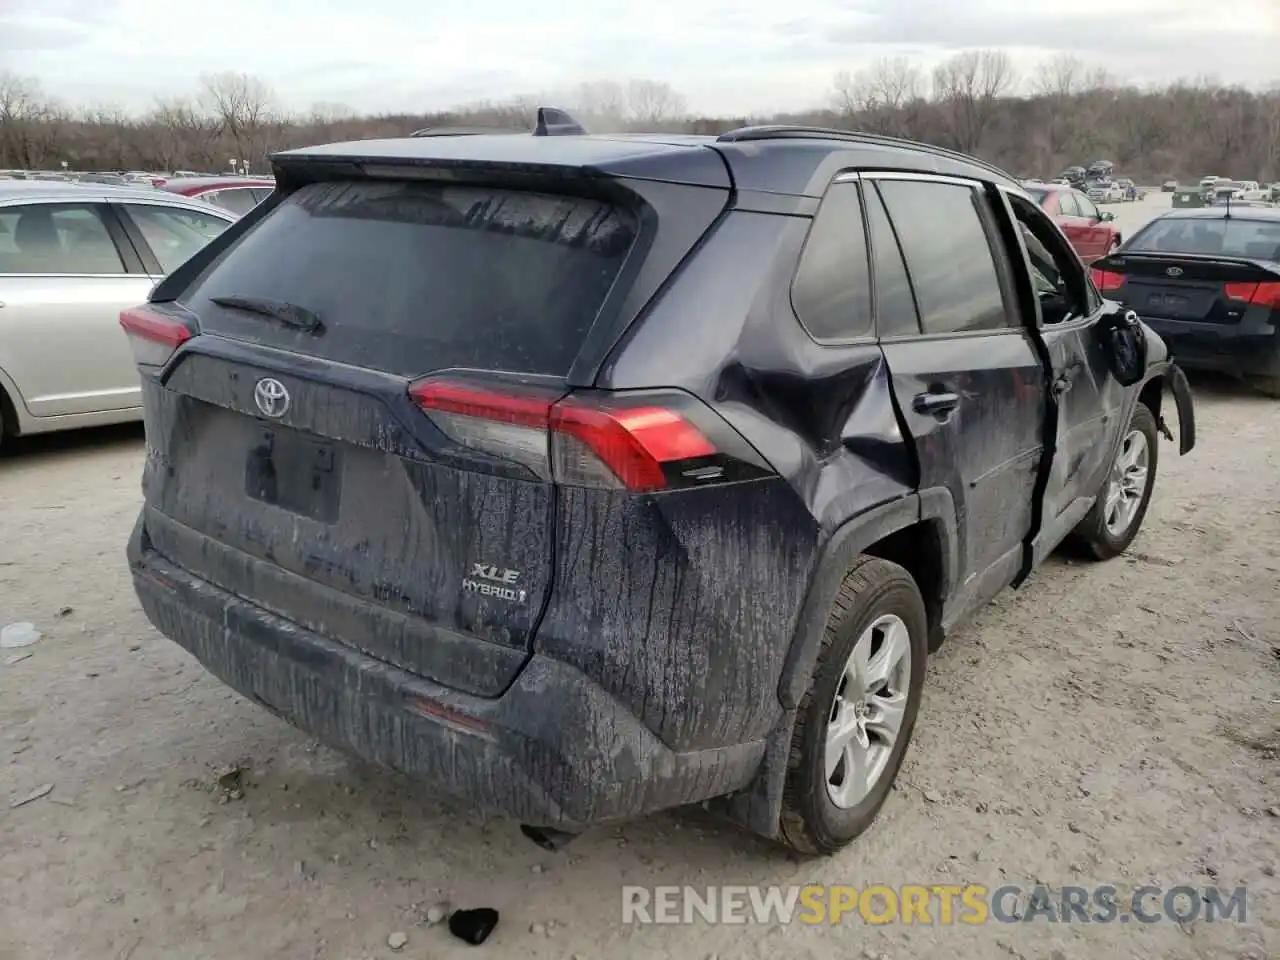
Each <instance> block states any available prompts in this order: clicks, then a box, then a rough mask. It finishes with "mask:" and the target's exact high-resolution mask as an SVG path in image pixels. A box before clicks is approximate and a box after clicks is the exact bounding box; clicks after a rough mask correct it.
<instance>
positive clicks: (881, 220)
mask: <svg viewBox="0 0 1280 960" xmlns="http://www.w3.org/2000/svg"><path fill="white" fill-rule="evenodd" d="M863 181H864V191H865V195H866V198H867V214H868V227H869V234H870V237H871V243H872V250H873V264H874V270H873V272H874V290H875V313H876V325H877V332H878V335H879V337H880V343H881V348H882V350H883V351H884V355H885V357H886V359H887V361H888V365H889V369H890V372H891V375H892V378H893V386H894V393H895V397H896V399H897V402H898V406H899V409H900V411H901V416H902V418H903V422H904V425H905V427H906V429H907V431H908V432H909V433H910V435H911V437H912V439H913V440H914V442H915V449H916V453H917V456H918V460H919V470H920V488H921V491H922V494H924V495H925V496H929V495H931V494H932V495H934V496H945V497H948V498H950V500H951V501H952V503H953V504H954V507H955V516H956V522H957V547H958V557H957V562H958V568H959V569H958V574H959V577H958V582H957V583H956V585H955V590H954V591H953V598H952V600H951V601H950V606H949V607H948V609H947V610H944V614H943V616H944V620H946V621H948V622H954V620H955V619H957V618H959V617H961V616H963V615H964V613H965V612H967V611H968V610H969V609H972V608H973V607H974V606H976V605H978V604H980V603H982V602H983V601H985V600H987V599H989V598H990V597H991V596H992V595H994V594H995V593H996V592H998V591H999V590H1000V589H1001V588H1003V587H1004V586H1006V585H1008V584H1009V582H1010V581H1011V580H1012V579H1013V578H1014V576H1015V575H1016V573H1017V572H1018V569H1019V566H1020V561H1021V557H1022V544H1023V541H1024V540H1025V539H1026V537H1027V536H1028V534H1029V532H1030V530H1031V525H1032V521H1033V511H1032V502H1033V499H1034V493H1035V486H1036V476H1037V471H1038V468H1039V464H1040V460H1041V451H1042V431H1043V427H1044V416H1045V397H1046V393H1045V390H1046V384H1045V377H1044V371H1043V368H1042V366H1041V362H1040V359H1039V356H1038V354H1037V351H1036V347H1035V344H1034V341H1033V339H1032V335H1031V332H1030V331H1028V330H1027V329H1025V328H1024V327H1023V325H1022V323H1021V319H1020V314H1019V311H1018V309H1017V304H1016V301H1015V299H1014V297H1013V294H1012V286H1011V283H1010V274H1009V265H1008V261H1007V258H1006V257H1005V256H1004V254H1003V247H1002V246H1001V244H1000V242H999V239H998V235H997V234H996V233H995V232H994V223H993V221H992V213H991V208H990V206H989V201H988V199H987V197H986V195H985V193H984V190H983V187H982V185H981V184H978V183H976V182H972V181H968V180H963V179H953V178H943V177H934V176H923V175H921V176H904V175H900V174H863Z"/></svg>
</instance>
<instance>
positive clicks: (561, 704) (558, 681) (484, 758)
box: [128, 518, 765, 830]
mask: <svg viewBox="0 0 1280 960" xmlns="http://www.w3.org/2000/svg"><path fill="white" fill-rule="evenodd" d="M128 557H129V564H130V568H131V571H132V574H133V581H134V588H135V590H136V591H137V594H138V598H139V600H140V601H141V603H142V607H143V609H144V610H145V612H146V614H147V617H148V618H149V619H150V621H151V622H152V624H154V625H155V627H156V628H157V629H158V630H159V631H160V632H161V633H163V634H164V635H165V636H167V637H169V638H170V639H172V640H174V641H175V642H177V643H178V644H179V645H180V646H182V647H183V648H184V649H186V650H187V651H188V652H190V653H191V654H193V655H194V656H195V657H196V659H198V660H199V661H200V662H201V663H202V664H203V665H204V666H205V667H206V668H207V669H208V670H209V671H210V672H211V673H212V674H213V675H214V676H216V677H217V678H218V679H220V680H222V681H223V682H224V683H226V684H227V685H228V686H230V687H232V688H233V689H235V690H237V691H238V692H240V693H241V694H243V695H244V696H246V697H248V698H250V699H252V700H254V701H256V702H257V703H259V704H260V705H262V706H264V707H266V708H267V709H269V710H271V711H272V712H273V713H276V714H277V715H279V716H281V717H283V718H284V719H286V720H288V721H289V722H290V723H292V724H293V725H294V726H297V727H299V728H300V729H302V730H305V731H307V732H309V733H311V734H313V735H314V736H316V737H317V738H318V739H320V740H323V741H325V742H327V743H329V744H331V745H332V746H335V747H338V748H340V749H345V750H347V751H349V752H352V753H355V754H357V755H359V756H361V757H363V758H365V759H367V760H371V761H374V762H376V763H381V764H383V765H385V766H388V767H391V768H394V769H397V770H400V771H402V772H404V773H406V774H409V775H410V776H413V777H415V778H418V779H423V780H425V781H428V782H429V783H430V784H432V785H433V787H434V788H438V789H439V790H440V791H441V792H443V793H446V794H449V795H451V796H454V797H458V798H461V799H463V800H465V801H467V802H468V803H471V804H473V805H474V806H476V807H478V808H480V809H482V810H485V811H487V812H491V813H498V814H502V815H506V816H511V817H514V818H516V819H519V820H521V821H522V822H525V823H530V824H534V825H537V826H554V827H559V828H561V829H570V830H572V829H581V828H583V827H586V826H588V825H590V824H592V823H598V822H601V821H606V820H613V819H622V818H627V817H635V816H640V815H643V814H646V813H651V812H654V811H657V810H661V809H666V808H670V807H676V806H681V805H685V804H689V803H696V802H700V801H703V800H707V799H710V798H712V797H717V796H720V795H723V794H727V793H732V792H733V791H735V790H738V789H741V788H742V787H744V786H746V784H747V783H748V782H749V781H750V780H751V778H752V776H753V775H754V774H755V772H756V770H757V768H758V767H759V765H760V762H761V759H762V757H763V754H764V748H765V744H764V742H763V741H759V742H752V743H745V744H740V745H737V746H732V747H724V748H719V749H714V750H704V751H697V752H686V753H681V752H676V751H673V750H671V749H670V748H668V747H667V746H666V745H665V744H663V743H662V742H661V741H660V740H658V738H657V737H655V736H654V734H653V733H652V732H651V731H650V730H648V729H647V728H646V727H645V726H643V725H642V724H641V723H640V722H639V721H638V720H637V719H636V718H635V716H634V715H632V714H631V713H630V712H629V711H628V710H627V709H626V708H625V707H623V706H622V705H621V704H620V703H619V702H618V701H617V700H616V699H614V698H613V697H611V696H609V695H608V694H607V693H606V692H605V691H604V690H603V689H601V688H600V687H599V686H598V685H597V684H595V683H594V682H593V681H592V680H591V679H590V678H589V677H587V676H586V675H584V674H582V673H581V672H579V671H577V670H575V669H574V668H573V667H570V666H567V665H565V664H563V663H561V662H559V661H557V660H553V659H551V658H549V657H545V656H540V655H537V654H534V655H533V656H531V657H530V659H529V662H528V664H527V665H526V666H525V668H524V669H523V670H522V671H521V673H520V675H519V676H518V677H517V678H516V681H515V682H514V683H513V684H512V686H511V687H510V688H509V689H508V690H506V691H505V692H504V693H503V694H502V695H501V696H499V697H495V698H485V697H478V696H474V695H471V694H464V693H459V692H458V691H455V690H451V689H449V688H447V687H442V686H440V685H438V684H435V683H432V682H430V681H428V680H424V679H422V678H420V677H417V676H414V675H413V674H410V673H407V672H405V671H403V670H400V669H398V668H396V667H393V666H390V665H389V664H386V663H383V662H382V661H379V660H376V659H374V658H372V657H369V656H367V655H366V654H363V653H361V652H359V651H357V650H353V649H351V648H348V647H345V646H343V645H341V644H338V643H335V642H334V641H332V640H329V639H327V638H325V637H322V636H319V635H318V634H315V633H312V632H310V631H307V630H304V629H302V628H301V627H299V626H297V625H296V624H294V623H291V622H290V621H288V620H286V619H284V618H281V617H278V616H276V615H274V614H272V613H269V612H268V611H266V610H263V609H262V608H260V607H257V606H255V605H254V604H252V603H249V602H248V601H246V600H243V599H241V598H239V597H236V596H234V595H232V594H230V593H228V592H226V591H224V590H221V589H219V588H217V587H215V586H213V585H212V584H210V583H208V582H207V581H204V580H202V579H200V578H199V577H196V576H194V575H192V574H191V573H189V572H187V571H186V570H184V569H182V568H181V567H178V566H177V565H175V564H173V563H171V562H169V561H168V560H166V559H165V558H164V557H163V556H161V555H160V554H159V553H157V552H156V551H155V550H154V548H152V546H151V544H150V542H149V540H148V538H147V535H146V531H145V527H144V522H143V519H142V518H139V521H138V525H137V527H136V528H135V529H134V532H133V535H132V537H131V538H130V541H129V547H128Z"/></svg>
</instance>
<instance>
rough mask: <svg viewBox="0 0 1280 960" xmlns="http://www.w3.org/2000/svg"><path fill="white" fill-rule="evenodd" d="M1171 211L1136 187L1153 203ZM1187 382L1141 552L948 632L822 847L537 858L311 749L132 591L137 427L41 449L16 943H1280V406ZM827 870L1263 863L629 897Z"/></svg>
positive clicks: (653, 846) (686, 816)
mask: <svg viewBox="0 0 1280 960" xmlns="http://www.w3.org/2000/svg"><path fill="white" fill-rule="evenodd" d="M1153 200H1154V201H1155V202H1156V203H1167V202H1168V201H1167V199H1164V198H1160V197H1159V196H1157V197H1156V198H1153ZM1154 205H1155V204H1153V203H1152V202H1151V201H1148V202H1147V203H1144V204H1140V205H1132V204H1130V205H1123V206H1122V207H1118V208H1117V209H1118V210H1119V212H1120V213H1121V215H1122V217H1124V221H1122V222H1126V221H1127V223H1126V229H1131V227H1129V226H1128V224H1129V223H1133V224H1134V225H1136V223H1140V222H1141V219H1142V218H1143V215H1144V214H1145V215H1149V214H1150V209H1149V208H1151V207H1153V206H1154ZM1193 385H1194V387H1195V389H1196V395H1197V396H1196V399H1197V403H1198V412H1199V427H1200V437H1201V439H1200V446H1199V447H1198V448H1197V449H1196V451H1195V452H1194V453H1193V454H1192V455H1191V456H1190V457H1187V458H1183V459H1179V458H1178V457H1177V456H1176V454H1175V452H1174V450H1173V448H1172V447H1171V446H1170V445H1168V444H1165V445H1163V451H1162V452H1163V455H1164V458H1163V459H1162V461H1161V463H1160V478H1159V481H1158V488H1157V493H1156V497H1155V499H1154V501H1153V505H1152V508H1151V511H1150V514H1149V515H1148V519H1147V522H1146V527H1145V529H1144V531H1143V533H1142V534H1141V536H1140V537H1139V539H1138V540H1137V541H1136V543H1135V544H1134V546H1133V548H1132V549H1131V551H1130V553H1129V554H1128V555H1127V556H1126V557H1125V558H1123V559H1119V560H1116V561H1113V562H1111V563H1107V564H1088V563H1076V562H1068V561H1065V560H1060V559H1054V560H1051V561H1050V562H1049V563H1047V564H1046V565H1045V566H1044V567H1043V568H1042V569H1041V570H1040V571H1039V572H1038V573H1037V574H1036V575H1035V576H1034V577H1033V578H1032V580H1031V581H1030V582H1029V583H1028V584H1027V585H1026V586H1025V587H1024V588H1023V589H1022V590H1021V591H1019V592H1018V593H1016V594H1014V593H1011V592H1006V593H1005V594H1004V595H1002V596H1001V597H1000V598H999V599H998V601H997V602H996V603H995V604H993V605H992V606H991V607H990V608H988V609H987V610H985V611H983V612H982V613H981V614H980V615H979V616H978V617H977V618H976V619H975V620H974V621H973V622H972V623H971V624H970V625H969V626H968V627H967V629H965V630H964V631H963V632H961V633H960V634H959V635H957V636H955V637H954V638H953V639H952V640H951V641H949V642H948V644H947V645H946V646H945V647H944V648H943V650H942V651H941V652H940V653H939V654H938V655H937V656H936V657H935V658H934V659H933V662H932V663H931V666H930V675H929V681H928V686H927V689H926V693H925V700H924V704H923V707H922V712H921V717H920V723H919V725H918V727H917V733H916V740H915V743H914V745H913V746H912V748H911V752H910V754H909V756H908V759H907V763H906V766H905V768H904V770H903V774H902V778H901V780H900V783H899V789H897V790H896V791H895V792H894V793H893V794H892V795H891V796H890V799H889V802H888V804H887V805H886V807H885V809H884V812H883V813H882V815H881V819H880V821H879V822H878V823H877V825H876V826H875V827H874V828H873V829H872V830H871V831H870V832H869V833H868V834H867V835H866V836H864V837H863V838H862V839H861V840H860V841H859V842H858V843H856V844H855V845H854V846H853V847H852V848H851V849H849V850H847V851H846V852H845V853H843V854H842V855H840V856H838V857H835V858H832V859H830V860H826V861H816V862H802V861H799V860H795V859H792V858H789V857H788V856H786V855H784V854H782V853H780V852H778V851H776V850H775V849H773V848H772V847H770V846H769V845H767V844H764V843H761V842H758V841H756V840H755V839H754V838H752V837H750V836H746V835H743V834H741V833H739V832H737V831H736V830H734V829H732V828H729V827H726V826H724V825H721V824H719V823H716V822H714V821H712V820H710V819H708V818H707V817H705V816H703V815H702V814H700V813H689V812H678V813H674V814H668V815H663V816H658V817H654V818H651V819H648V820H645V821H640V822H636V823H632V824H628V825H626V826H624V827H622V828H621V829H608V830H599V831H595V832H593V833H590V834H588V835H586V836H584V837H582V838H580V839H579V840H578V841H576V842H575V843H574V844H573V845H571V846H570V847H569V848H568V849H567V850H565V851H562V852H560V853H556V854H550V853H545V852H543V851H541V850H539V849H538V848H536V847H535V846H533V845H532V844H530V843H529V842H527V841H526V840H524V839H523V838H521V837H520V836H519V834H518V832H517V831H516V829H515V825H514V824H511V823H506V822H495V821H484V820H481V819H479V818H478V817H477V816H475V815H474V814H473V813H472V812H470V811H468V810H467V809H465V808H463V807H461V806H458V805H452V804H449V803H446V802H445V801H443V800H441V799H439V798H438V797H436V796H433V795H432V793H431V790H430V788H429V786H425V785H420V784H414V783H411V782H409V781H407V780H405V779H404V778H401V777H399V776H397V775H394V774H391V773H387V772H384V771H380V770H376V769H371V768H369V767H366V766H364V765H361V764H359V763H357V762H354V761H351V760H348V759H346V758H345V757H343V756H341V755H339V754H337V753H335V752H333V751H331V750H329V749H327V748H325V747H321V746H318V745H316V744H315V743H313V742H312V741H310V740H309V739H308V738H306V737H305V736H303V735H302V734H301V733H299V732H297V731H295V730H293V729H292V728H290V727H289V726H287V725H286V724H284V723H281V722H280V721H278V720H276V719H274V718H272V717H271V716H269V715H267V714H266V713H264V712H263V711H262V710H260V709H258V708H257V707H255V706H253V705H251V704H249V703H247V702H245V701H244V700H242V699H240V698H239V697H237V696H236V695H234V694H232V693H231V692H230V691H228V690H227V689H226V688H224V687H222V686H221V685H220V684H218V683H217V682H216V681H214V680H213V679H212V678H210V677H209V676H208V675H206V674H205V673H204V671H203V670H202V669H201V668H200V667H199V665H198V664H197V663H196V662H195V661H193V660H192V659H190V658H189V657H187V656H186V654H184V653H183V652H181V651H180V650H179V649H178V648H177V647H176V646H175V645H173V644H171V643H170V642H168V641H167V640H165V639H163V638H162V637H160V636H159V635H157V634H156V633H155V632H154V631H152V630H151V629H150V627H149V626H148V625H147V623H146V621H145V619H144V618H143V616H142V614H141V612H140V611H139V608H138V605H137V602H136V600H135V598H134V596H133V593H132V590H131V588H130V585H129V578H128V574H127V570H126V567H125V564H124V560H123V545H124V542H125V539H126V536H127V534H128V532H129V529H130V528H131V525H132V523H133V521H134V518H135V515H136V512H137V508H138V505H139V501H140V496H139V492H138V474H139V465H140V463H141V460H142V442H141V434H140V431H138V430H136V429H122V430H112V431H104V432H91V433H84V434H78V435H64V436H59V437H50V438H37V439H34V440H32V441H27V442H23V443H20V444H17V445H15V446H14V447H13V448H12V449H10V450H8V451H7V453H6V455H5V456H4V457H3V458H0V517H2V518H3V520H2V525H0V530H2V531H3V534H4V536H3V540H2V542H0V623H3V622H8V621H13V620H32V621H35V622H36V623H37V624H38V626H39V627H40V628H41V629H42V630H43V631H44V636H43V638H42V639H41V641H40V642H39V643H38V644H36V645H35V646H33V647H29V648H27V649H26V650H24V651H20V652H24V653H30V654H31V655H30V657H29V658H27V659H24V660H21V661H20V662H17V663H7V662H6V660H7V655H9V654H12V653H14V651H5V652H4V655H0V863H2V864H3V869H0V960H17V958H21V960H26V958H33V960H37V958H39V960H43V958H46V957H58V958H80V957H84V958H95V960H96V958H108V960H125V958H128V960H161V958H164V960H172V958H175V957H181V958H183V960H200V958H206V957H208V958H219V960H225V958H227V957H246V958H259V957H261V958H276V957H282V958H283V957H287V958H306V960H318V958H326V960H328V958H333V960H343V958H361V957H365V958H389V957H391V956H403V957H415V958H426V957H432V958H449V957H462V956H472V955H473V954H472V952H471V951H473V950H475V949H479V950H480V951H482V952H486V951H487V952H488V954H490V955H493V956H499V957H513V956H519V957H521V958H522V960H541V958H570V957H582V958H591V960H596V958H604V957H609V958H623V957H637V958H638V957H645V958H648V957H673V958H681V960H703V958H706V957H709V956H713V955H715V956H719V957H730V956H731V957H734V958H755V957H761V958H766V957H767V958H770V960H773V958H778V957H781V958H787V960H790V958H828V957H830V958H837V957H838V958H842V960H844V958H858V957H871V958H874V957H879V956H884V957H887V958H894V960H897V958H906V957H913V958H914V957H935V956H936V957H947V958H955V960H977V958H983V960H989V958H1000V957H1015V958H1017V957H1023V958H1028V960H1031V958H1036V960H1039V958H1055V960H1074V958H1108V957H1123V958H1130V957H1133V958H1152V957H1160V958H1163V960H1182V958H1187V960H1190V958H1207V957H1230V958H1249V957H1252V958H1256V960H1261V958H1263V957H1267V956H1274V955H1278V954H1280V925H1278V924H1280V912H1278V911H1277V910H1276V903H1277V896H1280V880H1277V879H1276V871H1277V870H1278V869H1280V829H1278V827H1280V819H1276V817H1277V816H1280V809H1277V805H1278V804H1280V790H1278V789H1277V788H1278V786H1280V763H1278V762H1277V759H1278V757H1280V706H1277V704H1278V703H1280V682H1278V681H1280V659H1278V655H1280V646H1278V644H1280V596H1278V595H1277V583H1278V582H1280V560H1278V559H1277V557H1276V553H1275V543H1276V542H1277V536H1278V535H1280V481H1278V480H1277V477H1278V476H1280V456H1278V454H1280V434H1278V432H1277V431H1276V429H1275V426H1276V424H1277V409H1280V408H1278V407H1277V404H1276V403H1275V402H1274V401H1268V400H1265V399H1263V398H1260V397H1257V396H1254V395H1251V394H1249V393H1248V392H1246V391H1244V390H1243V389H1241V388H1237V387H1235V386H1233V385H1232V384H1230V383H1228V382H1225V381H1220V380H1202V379H1196V380H1195V381H1193ZM231 767H235V768H238V769H239V770H241V771H242V773H241V775H240V778H241V780H240V783H239V784H238V785H237V784H230V783H226V784H224V785H223V786H220V785H219V783H218V777H219V775H220V774H221V773H222V772H224V771H225V770H227V769H229V768H231ZM50 784H51V785H52V791H51V792H49V793H48V794H47V795H45V796H42V797H40V798H38V799H35V800H32V801H31V802H29V803H26V804H24V805H21V806H17V807H12V808H11V807H9V806H8V801H14V800H20V799H22V798H24V797H26V796H28V795H29V794H31V793H32V792H35V791H37V788H39V787H41V786H43V785H50ZM236 787H238V789H234V790H233V789H232V788H236ZM1268 811H1270V812H1268ZM809 882H819V883H839V884H852V885H855V886H858V887H862V886H866V885H868V884H872V883H885V884H889V885H892V886H900V885H902V884H909V883H924V884H942V883H954V884H961V883H969V882H972V883H982V884H986V885H987V886H989V887H997V886H1000V885H1001V884H1005V883H1013V884H1020V885H1024V886H1027V887H1030V886H1031V885H1033V884H1035V883H1037V882H1038V883H1043V884H1046V885H1048V886H1049V887H1050V888H1052V889H1056V888H1059V887H1061V886H1063V885H1079V886H1090V885H1094V884H1107V883H1110V884H1114V885H1116V886H1118V887H1121V888H1122V889H1123V888H1127V887H1132V886H1136V885H1140V884H1144V883H1152V884H1156V885H1159V886H1161V887H1164V888H1166V889H1167V888H1170V887H1173V886H1175V885H1178V884H1190V885H1192V886H1195V887H1203V886H1204V885H1207V884H1215V883H1216V884H1220V885H1223V886H1225V887H1227V888H1234V887H1236V886H1237V885H1241V884H1245V885H1247V887H1248V896H1249V901H1248V915H1247V922H1246V923H1243V924H1239V923H1234V922H1226V923H1224V922H1218V923H1214V924H1210V923H1206V922H1204V921H1203V920H1199V921H1196V922H1192V923H1190V924H1178V923H1175V922H1172V921H1169V920H1165V921H1162V922H1159V923H1155V924H1151V925H1138V924H1130V925H1124V926H1122V925H1119V924H1102V925H1100V924H1087V925H1086V924H1080V923H1071V924H1052V923H1047V922H1044V921H1039V922H1034V923H1015V924H1002V923H995V922H992V923H988V924H985V925H981V926H972V927H967V926H944V925H936V926H922V925H918V924H917V925H906V924H890V925H886V926H871V925H867V924H865V923H863V922H862V921H861V920H859V919H856V918H855V919H851V920H846V922H845V923H844V924H842V925H840V926H837V927H825V926H823V927H802V926H799V925H793V926H789V927H786V928H783V927H778V926H755V925H749V926H723V925H722V926H711V925H707V924H704V923H698V924H695V925H692V926H674V927H672V926H649V927H636V926H627V925H623V924H622V922H621V906H620V905H621V892H620V891H621V887H622V885H623V884H642V885H654V884H691V885H693V886H696V887H699V888H702V887H705V886H706V885H709V884H755V883H760V884H771V883H776V884H803V883H809ZM441 900H448V901H451V902H452V903H453V904H455V905H459V906H481V905H488V906H493V907H496V908H497V909H499V910H500V911H501V913H502V921H501V923H500V925H499V927H498V929H497V931H496V933H495V934H494V935H493V937H492V938H491V939H490V940H489V941H488V943H487V944H486V945H485V946H483V947H480V948H471V947H468V946H466V945H464V944H462V943H461V942H459V941H457V940H454V939H451V938H450V937H449V935H448V934H447V933H446V932H444V931H443V930H442V929H440V928H438V927H429V926H427V925H425V924H424V923H423V922H422V920H423V917H424V915H425V913H426V910H427V908H428V907H429V906H430V905H432V904H434V903H436V902H438V901H441ZM395 932H403V933H405V934H407V943H406V945H404V946H403V947H402V948H401V949H400V950H399V951H398V952H393V951H392V950H391V949H390V947H388V945H387V939H388V936H389V935H390V934H392V933H395ZM474 955H480V954H474Z"/></svg>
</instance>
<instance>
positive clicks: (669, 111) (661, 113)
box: [626, 80, 689, 130]
mask: <svg viewBox="0 0 1280 960" xmlns="http://www.w3.org/2000/svg"><path fill="white" fill-rule="evenodd" d="M626 104H627V114H626V118H627V121H628V122H629V123H630V124H631V125H632V126H634V127H637V128H640V129H644V130H657V129H659V128H661V127H663V126H665V125H667V124H670V123H673V122H679V121H681V120H683V119H684V118H685V115H686V114H687V113H688V109H689V105H688V101H686V100H685V98H684V95H683V94H680V93H678V92H676V90H675V89H674V88H673V87H672V86H671V84H669V83H663V82H662V81H660V80H632V81H630V82H629V83H628V84H627V90H626Z"/></svg>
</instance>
